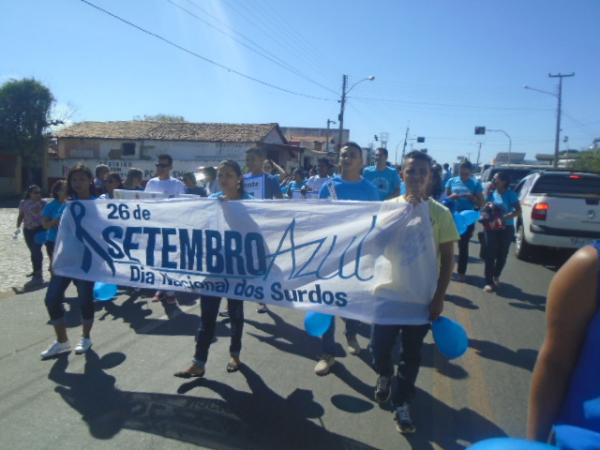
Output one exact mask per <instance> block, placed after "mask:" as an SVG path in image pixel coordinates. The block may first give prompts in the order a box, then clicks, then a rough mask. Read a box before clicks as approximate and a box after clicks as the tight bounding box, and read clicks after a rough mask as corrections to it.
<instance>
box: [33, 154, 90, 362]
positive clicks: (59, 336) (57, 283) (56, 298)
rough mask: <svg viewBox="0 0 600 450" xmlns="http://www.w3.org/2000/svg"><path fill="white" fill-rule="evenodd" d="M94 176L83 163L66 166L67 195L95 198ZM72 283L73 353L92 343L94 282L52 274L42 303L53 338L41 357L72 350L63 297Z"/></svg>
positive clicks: (79, 351)
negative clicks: (76, 320)
mask: <svg viewBox="0 0 600 450" xmlns="http://www.w3.org/2000/svg"><path fill="white" fill-rule="evenodd" d="M94 194H95V192H94V178H93V176H92V172H91V171H90V169H88V168H87V167H86V166H84V165H81V164H78V165H76V166H75V167H73V168H72V169H71V170H69V174H68V175H67V195H68V198H69V199H71V200H94V199H95V198H96V197H95V195H94ZM71 283H73V284H75V286H76V287H77V295H78V297H79V303H80V309H81V323H82V336H81V339H80V340H79V343H78V344H77V345H76V346H75V353H76V354H83V353H85V352H87V351H88V350H89V349H90V347H91V346H92V339H91V337H90V333H91V330H92V325H93V324H94V282H93V281H85V280H77V279H73V278H69V277H64V276H62V275H57V274H56V273H53V274H52V278H51V279H50V284H49V285H48V290H47V291H46V297H45V299H44V303H45V304H46V309H47V310H48V315H49V316H50V322H51V323H52V325H53V326H54V333H55V335H56V340H55V341H54V342H53V343H52V344H51V345H50V347H48V348H47V349H46V350H44V351H43V352H42V353H41V357H42V359H47V358H51V357H53V356H57V355H59V354H61V353H68V352H70V351H71V345H70V343H69V338H68V336H67V327H66V324H65V309H64V306H63V301H64V297H65V291H66V290H67V287H69V284H71Z"/></svg>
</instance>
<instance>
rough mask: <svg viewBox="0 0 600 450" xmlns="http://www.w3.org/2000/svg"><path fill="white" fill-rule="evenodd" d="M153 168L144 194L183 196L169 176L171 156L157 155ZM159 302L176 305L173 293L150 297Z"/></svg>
mask: <svg viewBox="0 0 600 450" xmlns="http://www.w3.org/2000/svg"><path fill="white" fill-rule="evenodd" d="M155 166H156V176H155V177H154V178H151V179H150V180H148V183H146V187H145V188H144V191H145V192H160V193H162V194H167V195H169V197H176V196H178V195H180V194H185V185H184V184H183V183H182V182H181V181H179V180H178V179H177V178H173V177H172V176H171V170H173V158H171V155H167V154H162V155H158V161H157V162H156V164H155ZM161 300H166V302H167V303H169V304H175V303H177V298H176V297H175V292H173V291H156V293H155V294H154V297H152V301H153V302H160V301H161Z"/></svg>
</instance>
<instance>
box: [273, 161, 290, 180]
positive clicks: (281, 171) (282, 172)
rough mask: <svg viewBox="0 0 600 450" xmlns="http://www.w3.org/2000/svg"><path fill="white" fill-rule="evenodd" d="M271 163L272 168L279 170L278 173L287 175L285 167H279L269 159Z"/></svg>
mask: <svg viewBox="0 0 600 450" xmlns="http://www.w3.org/2000/svg"><path fill="white" fill-rule="evenodd" d="M271 163H272V164H273V168H274V169H275V170H276V171H277V172H279V175H281V176H282V177H284V176H286V175H287V172H286V171H285V169H284V168H283V167H281V166H280V165H279V164H277V163H276V162H275V161H271Z"/></svg>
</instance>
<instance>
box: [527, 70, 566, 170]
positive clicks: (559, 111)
mask: <svg viewBox="0 0 600 450" xmlns="http://www.w3.org/2000/svg"><path fill="white" fill-rule="evenodd" d="M548 76H549V77H550V78H558V89H557V91H558V92H557V93H554V92H548V91H543V90H541V89H537V88H533V87H531V86H523V87H524V88H525V89H529V90H530V91H536V92H540V93H541V94H546V95H551V96H552V97H556V98H557V100H558V104H557V107H556V131H555V134H554V164H553V166H554V167H555V168H556V167H558V154H559V146H560V119H561V115H562V81H563V78H567V77H574V76H575V73H567V74H562V73H558V74H556V75H552V74H551V73H549V74H548Z"/></svg>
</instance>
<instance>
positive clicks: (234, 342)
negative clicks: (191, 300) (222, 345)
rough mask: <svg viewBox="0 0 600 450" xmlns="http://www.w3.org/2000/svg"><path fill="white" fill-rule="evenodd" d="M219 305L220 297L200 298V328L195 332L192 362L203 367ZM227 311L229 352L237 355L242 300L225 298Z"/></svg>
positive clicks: (242, 324) (240, 334)
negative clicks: (229, 328)
mask: <svg viewBox="0 0 600 450" xmlns="http://www.w3.org/2000/svg"><path fill="white" fill-rule="evenodd" d="M220 305H221V298H220V297H209V296H202V297H201V299H200V311H201V314H200V328H198V332H197V334H196V352H195V353H194V363H195V364H196V365H197V366H199V367H204V365H205V364H206V360H207V359H208V349H209V347H210V344H211V343H212V340H213V338H214V337H215V328H216V324H217V314H218V313H219V306H220ZM227 311H228V312H229V321H230V322H229V323H230V325H231V343H230V345H229V354H230V355H231V356H235V357H238V356H239V355H240V351H241V350H242V330H243V329H244V302H243V301H242V300H231V299H227Z"/></svg>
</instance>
